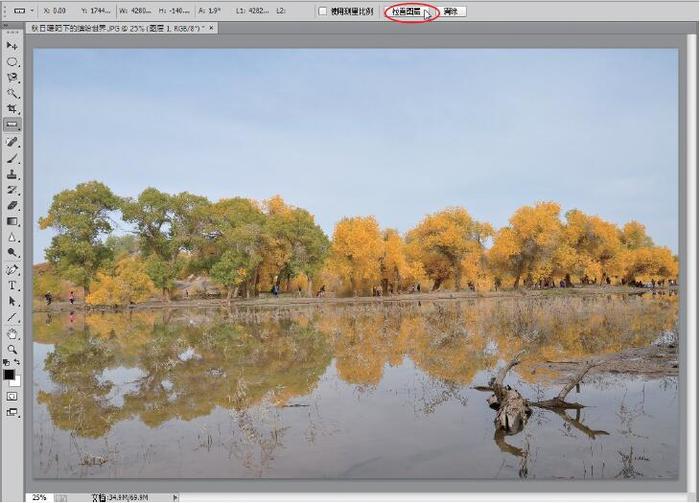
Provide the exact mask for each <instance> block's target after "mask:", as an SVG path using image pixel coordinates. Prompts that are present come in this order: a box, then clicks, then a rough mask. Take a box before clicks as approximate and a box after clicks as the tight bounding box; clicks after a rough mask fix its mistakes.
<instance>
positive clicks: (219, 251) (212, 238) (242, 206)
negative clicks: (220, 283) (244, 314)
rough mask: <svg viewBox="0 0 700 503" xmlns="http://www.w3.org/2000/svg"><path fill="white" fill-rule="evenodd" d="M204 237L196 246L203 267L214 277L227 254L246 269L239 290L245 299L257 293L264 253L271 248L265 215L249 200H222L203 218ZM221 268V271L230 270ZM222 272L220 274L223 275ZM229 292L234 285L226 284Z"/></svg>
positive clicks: (212, 206)
mask: <svg viewBox="0 0 700 503" xmlns="http://www.w3.org/2000/svg"><path fill="white" fill-rule="evenodd" d="M204 218H205V220H204V224H203V227H202V234H201V235H200V237H199V238H198V240H197V243H196V244H195V249H196V253H197V255H198V256H199V260H200V267H203V268H204V269H205V270H207V271H209V272H210V273H211V270H212V268H213V267H214V265H215V264H217V263H219V262H220V261H221V260H222V258H223V256H224V255H225V254H226V252H231V253H233V254H234V255H229V256H228V258H229V259H230V258H232V257H233V256H235V257H236V262H237V263H241V264H243V266H244V274H242V276H241V277H240V278H239V279H240V284H239V285H237V286H239V287H240V288H239V290H240V291H241V293H242V294H243V295H245V296H246V297H248V296H250V295H256V294H257V293H258V284H259V281H260V266H261V264H262V262H263V258H264V254H265V250H266V249H268V248H269V245H270V239H269V234H268V233H267V231H266V228H265V219H266V217H265V214H264V213H263V211H262V210H261V208H260V207H259V206H258V205H257V204H256V203H255V202H254V201H251V200H249V199H244V198H240V197H235V198H230V199H221V200H220V201H217V202H216V203H214V204H212V205H211V207H210V208H209V210H208V211H207V214H206V216H205V217H204ZM225 263H226V261H224V263H223V264H221V265H220V266H219V267H220V268H226V267H229V265H225ZM221 272H222V270H221V269H220V270H219V273H221ZM224 286H226V288H227V289H228V288H229V287H230V286H231V284H230V283H228V282H227V284H226V285H224Z"/></svg>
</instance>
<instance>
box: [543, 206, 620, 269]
mask: <svg viewBox="0 0 700 503" xmlns="http://www.w3.org/2000/svg"><path fill="white" fill-rule="evenodd" d="M622 253H623V245H622V242H621V241H620V235H619V230H618V227H617V226H616V225H615V224H613V223H610V222H606V221H605V220H603V219H602V218H600V217H598V216H595V215H587V214H585V213H584V212H582V211H579V210H570V211H568V212H567V213H566V223H565V225H564V227H563V241H562V243H561V246H560V247H559V249H558V250H557V251H556V256H555V268H556V269H558V272H559V273H560V275H562V276H565V277H566V278H567V281H569V278H570V276H571V275H574V276H576V277H578V278H580V279H581V280H582V281H591V280H592V281H593V282H594V283H596V282H598V281H600V282H601V283H602V282H603V281H605V279H606V278H613V277H621V276H622V274H623V273H624V263H623V262H622Z"/></svg>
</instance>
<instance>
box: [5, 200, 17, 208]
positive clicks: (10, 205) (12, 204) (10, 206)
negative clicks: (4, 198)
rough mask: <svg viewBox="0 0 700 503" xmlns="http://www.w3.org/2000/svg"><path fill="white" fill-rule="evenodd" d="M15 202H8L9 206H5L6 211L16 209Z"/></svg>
mask: <svg viewBox="0 0 700 503" xmlns="http://www.w3.org/2000/svg"><path fill="white" fill-rule="evenodd" d="M17 204H18V203H17V201H10V204H8V205H7V209H8V210H14V209H15V208H16V207H17Z"/></svg>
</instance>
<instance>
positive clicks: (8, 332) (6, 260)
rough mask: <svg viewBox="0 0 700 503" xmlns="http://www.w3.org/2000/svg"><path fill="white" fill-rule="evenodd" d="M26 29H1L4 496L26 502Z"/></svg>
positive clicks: (1, 285)
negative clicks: (24, 123)
mask: <svg viewBox="0 0 700 503" xmlns="http://www.w3.org/2000/svg"><path fill="white" fill-rule="evenodd" d="M23 43H24V32H23V31H22V30H18V29H3V30H2V47H0V54H2V62H1V64H2V75H1V76H0V78H2V85H1V86H0V87H1V90H0V93H1V94H0V103H2V113H1V115H2V144H1V145H0V152H1V154H2V155H1V156H0V161H1V162H2V197H1V198H0V199H1V200H2V207H1V208H0V215H2V222H1V227H2V233H1V234H2V283H1V284H0V289H2V309H0V312H2V348H1V349H2V351H1V353H2V396H0V403H2V411H1V413H2V448H1V449H2V500H3V501H24V477H23V468H24V435H23V417H24V393H23V391H24V389H25V387H26V383H25V382H24V380H23V375H24V372H23V368H24V365H25V362H24V354H23V340H22V339H23V332H24V330H23V328H24V319H23V308H22V304H23V303H24V299H23V297H22V291H23V274H24V268H23V266H24V260H23V257H24V248H23V243H24V232H25V225H24V221H23V215H24V186H23V184H24V141H23V139H24V138H23V136H24V135H23V122H24V52H23V51H24V47H23Z"/></svg>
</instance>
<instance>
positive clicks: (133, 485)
mask: <svg viewBox="0 0 700 503" xmlns="http://www.w3.org/2000/svg"><path fill="white" fill-rule="evenodd" d="M6 27H9V28H18V27H21V28H23V27H24V25H23V24H21V23H19V24H18V23H14V24H13V23H7V25H6ZM697 32H698V24H697V23H689V22H659V23H652V22H640V23H632V22H607V23H591V22H566V23H536V22H528V23H515V22H472V23H442V24H440V23H434V24H426V25H417V26H401V25H389V26H387V25H385V24H384V23H362V22H353V23H333V24H332V25H331V24H330V23H328V24H326V23H263V22H256V23H220V24H219V34H218V35H153V36H148V35H145V36H138V35H136V36H127V37H122V36H118V35H110V36H102V37H100V36H93V35H77V36H76V35H35V36H32V35H27V37H26V39H25V49H26V56H25V58H26V61H25V63H26V64H25V69H26V75H25V82H26V83H28V84H31V83H32V71H33V49H38V48H87V47H89V48H222V47H225V48H446V47H450V48H612V47H614V48H623V47H624V48H645V47H646V48H675V49H676V50H677V54H678V86H679V88H678V97H679V99H678V120H679V125H678V131H679V140H678V141H679V144H678V159H679V208H678V215H679V220H678V222H679V245H678V250H679V257H680V270H681V275H685V274H686V273H685V271H686V270H687V269H686V259H687V257H686V256H685V250H686V247H685V245H686V233H685V222H686V218H685V215H686V211H688V210H689V209H688V208H687V205H688V203H689V202H688V201H687V198H686V192H685V181H686V169H687V166H686V157H685V153H686V141H685V138H686V134H685V132H686V107H685V102H686V92H685V91H686V89H685V88H686V34H690V33H693V34H697ZM27 89H29V90H31V88H30V87H29V86H28V85H27ZM25 107H26V108H25V112H26V113H25V118H26V119H25V120H26V121H27V123H26V125H25V142H26V143H25V145H26V158H25V182H26V187H32V186H33V171H32V169H33V163H32V158H33V137H32V125H31V118H32V116H33V103H32V93H31V92H28V93H26V103H25ZM135 120H138V117H135ZM66 121H67V124H69V126H68V127H71V128H75V130H76V134H80V124H71V123H70V118H69V117H68V118H66ZM696 192H697V188H696ZM25 208H26V212H25V215H24V218H25V221H24V224H25V226H26V227H25V228H27V229H31V228H32V227H33V225H32V223H33V222H34V220H35V216H34V215H33V210H32V208H33V201H32V192H31V191H29V190H28V191H27V192H26V195H25ZM32 241H33V240H32V235H31V233H30V234H29V235H28V236H26V243H25V250H26V252H27V253H30V250H32V249H33V242H32ZM25 258H26V260H25V275H24V278H25V284H24V288H25V289H26V290H25V292H27V294H26V295H27V296H26V298H30V299H31V298H32V292H31V289H32V269H31V267H32V264H33V263H34V260H35V259H36V257H35V258H32V257H29V256H27V257H25ZM684 277H685V276H684ZM686 285H687V283H686V282H685V281H681V288H680V295H681V306H680V326H681V327H682V330H681V343H680V351H681V354H684V351H685V348H686V341H687V339H686V337H687V336H688V334H687V333H685V327H686V317H687V315H688V310H687V305H686V298H687V297H686V288H687V286H686ZM24 314H25V320H31V319H32V316H31V315H32V313H31V303H25V313H24ZM25 334H26V337H25V340H24V354H25V361H26V362H29V363H30V364H29V365H26V368H25V382H26V383H28V384H29V383H32V382H33V380H32V377H33V376H32V364H31V362H33V355H32V337H31V336H30V334H31V324H27V325H26V327H25ZM696 358H697V355H696ZM686 379H687V368H685V366H684V365H681V369H680V375H679V394H680V406H681V411H680V415H679V420H680V421H684V420H685V417H686V408H687V403H686V391H685V390H686V388H685V383H686ZM24 395H25V396H24V403H25V404H28V405H29V404H32V403H33V397H32V387H31V386H25V389H24ZM24 421H25V422H24V426H25V428H24V437H25V438H24V441H25V446H26V447H25V452H28V453H31V452H32V449H31V447H30V446H31V443H32V441H33V438H32V424H33V423H32V410H31V406H29V407H26V411H25V419H24ZM679 431H680V435H681V439H680V444H679V445H680V446H681V448H680V452H679V456H680V462H679V468H680V476H679V479H678V480H675V481H673V480H671V481H669V480H666V481H655V480H645V481H595V482H593V481H591V482H586V481H532V480H531V481H491V480H270V479H266V480H240V479H239V480H221V479H210V480H207V479H196V480H195V479H178V480H172V479H171V480H160V479H152V480H143V479H138V480H135V479H134V480H131V479H119V480H112V479H101V480H94V479H92V480H80V479H73V480H65V479H64V480H51V479H37V478H34V476H33V474H32V462H31V459H30V456H26V457H25V460H24V470H25V492H50V493H55V492H63V493H91V492H96V491H103V492H139V491H140V492H151V493H167V492H220V493H224V492H271V491H286V492H289V491H318V492H348V491H351V492H389V491H391V492H411V491H423V492H515V491H518V492H564V491H566V492H569V491H582V492H591V491H597V492H685V491H686V471H687V469H686V431H685V428H684V425H683V424H681V425H680V427H679ZM183 455H186V453H183Z"/></svg>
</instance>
